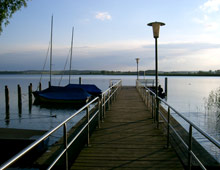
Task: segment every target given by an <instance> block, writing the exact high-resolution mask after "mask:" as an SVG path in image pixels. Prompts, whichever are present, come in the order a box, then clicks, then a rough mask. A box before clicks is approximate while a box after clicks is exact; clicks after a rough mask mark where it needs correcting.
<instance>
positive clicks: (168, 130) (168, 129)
mask: <svg viewBox="0 0 220 170" xmlns="http://www.w3.org/2000/svg"><path fill="white" fill-rule="evenodd" d="M169 144H170V107H168V115H167V148H169Z"/></svg>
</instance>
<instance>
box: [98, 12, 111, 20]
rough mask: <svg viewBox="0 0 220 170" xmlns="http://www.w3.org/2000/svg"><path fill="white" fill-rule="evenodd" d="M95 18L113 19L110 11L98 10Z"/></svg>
mask: <svg viewBox="0 0 220 170" xmlns="http://www.w3.org/2000/svg"><path fill="white" fill-rule="evenodd" d="M95 18H96V19H98V20H102V21H104V20H111V19H112V17H111V15H110V14H109V13H108V12H97V13H96V15H95Z"/></svg>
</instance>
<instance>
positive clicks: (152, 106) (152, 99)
mask: <svg viewBox="0 0 220 170" xmlns="http://www.w3.org/2000/svg"><path fill="white" fill-rule="evenodd" d="M151 110H152V118H154V97H153V95H152V96H151ZM154 122H155V119H154Z"/></svg>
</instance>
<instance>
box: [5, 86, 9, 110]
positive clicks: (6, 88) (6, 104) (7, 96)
mask: <svg viewBox="0 0 220 170" xmlns="http://www.w3.org/2000/svg"><path fill="white" fill-rule="evenodd" d="M5 109H6V113H9V90H8V86H5Z"/></svg>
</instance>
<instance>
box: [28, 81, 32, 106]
mask: <svg viewBox="0 0 220 170" xmlns="http://www.w3.org/2000/svg"><path fill="white" fill-rule="evenodd" d="M28 96H29V106H30V105H32V83H30V85H29V86H28Z"/></svg>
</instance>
